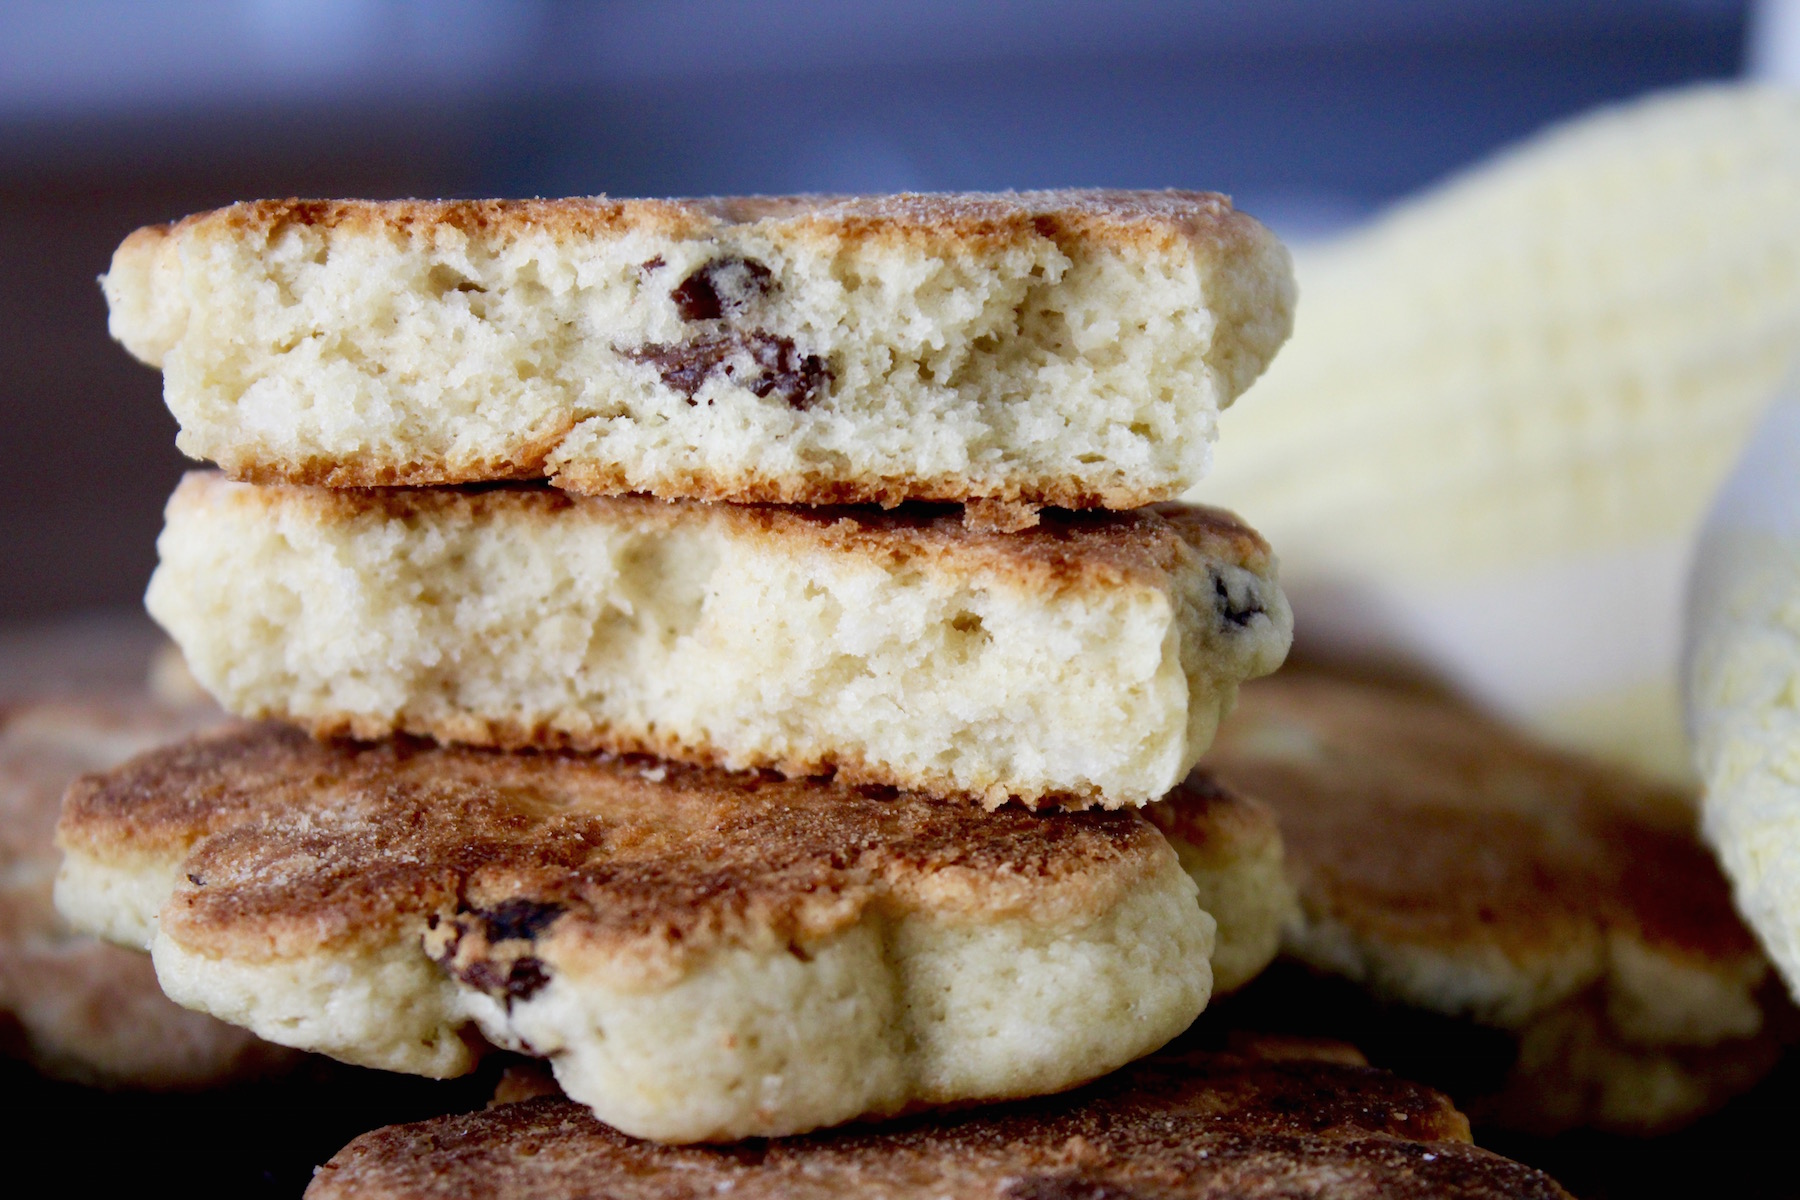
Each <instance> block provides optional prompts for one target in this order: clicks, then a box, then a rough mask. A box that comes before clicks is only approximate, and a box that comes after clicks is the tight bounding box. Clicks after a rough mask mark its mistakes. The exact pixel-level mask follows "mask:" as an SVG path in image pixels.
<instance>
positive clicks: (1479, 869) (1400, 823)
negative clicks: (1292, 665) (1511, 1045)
mask: <svg viewBox="0 0 1800 1200" xmlns="http://www.w3.org/2000/svg"><path fill="white" fill-rule="evenodd" d="M1206 766H1207V769H1208V770H1210V771H1212V772H1213V773H1214V774H1215V775H1216V776H1217V778H1218V779H1220V780H1221V781H1222V782H1224V783H1225V784H1226V785H1228V786H1229V787H1231V788H1233V789H1235V790H1239V791H1242V792H1244V793H1246V794H1248V795H1251V796H1255V797H1257V798H1258V799H1260V800H1262V801H1264V802H1265V803H1267V804H1269V805H1270V806H1271V807H1272V808H1273V809H1274V810H1275V812H1276V815H1277V817H1278V819H1279V822H1280V825H1281V832H1282V837H1283V841H1284V844H1285V851H1286V861H1287V864H1288V870H1289V873H1290V875H1291V876H1292V878H1293V879H1294V881H1295V883H1296V885H1297V887H1298V890H1299V897H1300V918H1299V920H1298V921H1296V922H1295V923H1294V924H1293V925H1292V926H1290V928H1289V931H1288V934H1287V936H1286V938H1285V941H1284V950H1285V952H1286V953H1287V954H1289V955H1291V956H1293V957H1295V958H1298V959H1299V960H1301V961H1303V962H1305V963H1307V964H1309V965H1310V966H1312V967H1313V968H1315V969H1317V970H1319V971H1324V972H1328V973H1331V974H1335V975H1342V976H1344V977H1346V978H1349V979H1351V980H1354V981H1356V982H1358V983H1360V984H1361V985H1362V986H1364V987H1366V988H1368V989H1369V990H1370V991H1371V992H1373V993H1374V994H1375V995H1377V996H1378V997H1380V998H1382V999H1384V1000H1387V1001H1391V1002H1396V1003H1401V1004H1407V1005H1413V1006H1416V1007H1419V1008H1423V1009H1429V1010H1432V1011H1434V1012H1439V1013H1446V1014H1450V1015H1454V1016H1460V1017H1467V1018H1469V1019H1471V1020H1473V1021H1475V1022H1478V1023H1481V1024H1484V1025H1488V1026H1493V1027H1497V1028H1500V1029H1505V1030H1508V1031H1511V1032H1512V1033H1513V1034H1514V1035H1515V1036H1516V1038H1517V1041H1518V1052H1517V1055H1516V1058H1515V1061H1514V1066H1513V1069H1512V1072H1511V1074H1510V1076H1509V1077H1508V1078H1507V1079H1506V1081H1505V1082H1504V1084H1503V1085H1502V1086H1501V1088H1500V1090H1499V1092H1498V1093H1497V1094H1494V1095H1488V1096H1480V1097H1477V1096H1470V1097H1467V1098H1464V1097H1461V1096H1459V1100H1461V1101H1462V1102H1463V1103H1464V1105H1465V1107H1467V1108H1469V1109H1470V1111H1471V1112H1472V1113H1474V1114H1475V1115H1477V1116H1478V1117H1485V1118H1489V1119H1493V1120H1496V1121H1500V1122H1503V1123H1507V1124H1511V1125H1517V1126H1524V1127H1528V1128H1534V1129H1540V1130H1541V1129H1555V1128H1562V1127H1568V1126H1573V1125H1597V1126H1601V1127H1607V1128H1615V1129H1623V1130H1630V1131H1637V1132H1651V1131H1655V1130H1658V1129H1662V1128H1666V1127H1669V1126H1672V1125H1676V1124H1680V1123H1682V1122H1685V1121H1687V1120H1689V1119H1691V1118H1693V1117H1695V1116H1697V1115H1699V1114H1700V1113H1702V1112H1705V1111H1707V1110H1708V1109H1710V1108H1713V1107H1716V1106H1717V1105H1718V1104H1719V1103H1721V1102H1722V1101H1723V1100H1724V1099H1726V1098H1727V1097H1728V1096H1729V1095H1731V1094H1733V1093H1734V1092H1736V1091H1740V1090H1742V1089H1744V1088H1746V1087H1748V1086H1749V1085H1750V1084H1751V1083H1753V1082H1755V1080H1756V1079H1757V1078H1758V1077H1760V1075H1761V1074H1763V1073H1764V1072H1765V1071H1766V1070H1767V1069H1768V1068H1769V1067H1770V1066H1772V1065H1773V1062H1774V1060H1775V1057H1776V1054H1777V1052H1778V1049H1779V1046H1778V1042H1777V1040H1776V1037H1775V1035H1774V1032H1773V1030H1772V1028H1771V1026H1770V1020H1769V1013H1768V1012H1767V1011H1766V1005H1767V1004H1769V1003H1770V1002H1771V1001H1772V998H1771V996H1770V995H1769V989H1768V987H1767V979H1768V976H1769V968H1768V964H1767V962H1766V961H1765V960H1764V958H1763V956H1762V955H1761V953H1760V952H1759V950H1758V948H1757V945H1756V943H1755V941H1754V939H1753V938H1752V937H1751V936H1750V934H1749V932H1748V931H1747V930H1746V929H1745V928H1744V926H1743V925H1742V923H1741V922H1740V921H1739V920H1738V918H1737V916H1736V914H1735V913H1734V912H1733V910H1732V907H1731V898H1730V894H1729V892H1728V890H1727V887H1726V885H1725V881H1724V879H1723V878H1722V876H1721V875H1720V873H1719V870H1718V867H1717V866H1716V865H1715V864H1714V862H1713V861H1712V859H1711V858H1710V856H1709V855H1708V854H1707V853H1706V851H1705V849H1704V847H1702V846H1701V844H1700V843H1699V841H1698V839H1697V837H1696V835H1695V831H1694V829H1693V811H1692V809H1691V807H1690V806H1689V803H1688V801H1687V798H1686V797H1685V796H1684V794H1683V793H1681V792H1680V791H1678V790H1675V789H1670V788H1666V787H1662V786H1660V785H1655V784H1650V783H1646V782H1643V781H1641V780H1638V779H1636V778H1634V777H1632V776H1629V775H1626V774H1623V773H1621V772H1619V771H1616V770H1613V769H1611V768H1607V767H1603V766H1600V765H1597V764H1594V763H1591V762H1588V761H1586V760H1583V759H1580V758H1576V757H1573V756H1570V755H1567V754H1564V753H1561V752H1557V751H1552V750H1548V749H1545V748H1543V747H1540V746H1538V745H1536V744H1534V743H1532V742H1531V741H1529V740H1527V739H1525V738H1523V737H1521V736H1519V735H1517V734H1515V733H1513V732H1512V731H1511V730H1509V729H1507V728H1506V727H1504V726H1503V725H1501V724H1499V723H1497V722H1495V721H1493V720H1491V719H1488V718H1485V717H1483V716H1481V715H1479V714H1477V713H1475V712H1473V711H1471V710H1469V709H1466V708H1464V707H1462V706H1460V705H1459V704H1457V703H1455V702H1454V701H1451V700H1447V699H1445V698H1442V697H1438V696H1430V695H1423V694H1417V693H1411V692H1407V691H1404V690H1401V689H1397V688H1394V687H1390V686H1386V685H1378V684H1373V683H1367V682H1360V681H1357V680H1355V679H1350V678H1334V677H1331V676H1328V675H1325V674H1306V673H1290V674H1286V675H1283V676H1280V677H1278V678H1276V679H1273V680H1269V681H1266V682H1265V683H1264V684H1262V685H1258V686H1255V687H1251V688H1247V689H1245V691H1244V695H1243V700H1242V703H1241V705H1240V706H1239V708H1238V710H1237V711H1236V712H1235V713H1234V715H1233V716H1232V718H1231V719H1230V721H1228V722H1227V725H1226V728H1225V729H1224V730H1223V732H1222V733H1221V736H1220V740H1219V742H1218V744H1217V745H1216V747H1215V749H1214V752H1213V753H1212V755H1210V756H1209V758H1208V759H1207V764H1206Z"/></svg>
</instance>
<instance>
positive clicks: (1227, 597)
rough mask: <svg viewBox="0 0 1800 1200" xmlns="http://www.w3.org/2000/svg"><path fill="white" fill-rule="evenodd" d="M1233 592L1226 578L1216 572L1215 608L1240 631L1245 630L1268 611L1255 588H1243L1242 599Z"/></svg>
mask: <svg viewBox="0 0 1800 1200" xmlns="http://www.w3.org/2000/svg"><path fill="white" fill-rule="evenodd" d="M1232 590H1233V589H1232V587H1231V585H1230V584H1228V583H1226V582H1225V576H1223V575H1221V574H1220V573H1219V572H1217V571H1214V572H1213V600H1214V607H1215V608H1217V609H1218V610H1219V615H1220V616H1221V617H1223V618H1224V619H1225V620H1227V621H1229V622H1231V623H1232V624H1233V625H1236V626H1237V627H1238V628H1239V629H1242V628H1244V627H1245V626H1246V625H1248V624H1250V622H1251V621H1253V620H1255V619H1256V618H1257V617H1260V616H1262V615H1263V613H1265V612H1267V611H1268V610H1267V609H1265V608H1264V607H1263V602H1262V598H1261V597H1260V596H1259V595H1257V592H1256V589H1255V588H1254V587H1245V588H1242V589H1241V590H1242V591H1243V595H1242V596H1241V597H1240V596H1233V595H1232Z"/></svg>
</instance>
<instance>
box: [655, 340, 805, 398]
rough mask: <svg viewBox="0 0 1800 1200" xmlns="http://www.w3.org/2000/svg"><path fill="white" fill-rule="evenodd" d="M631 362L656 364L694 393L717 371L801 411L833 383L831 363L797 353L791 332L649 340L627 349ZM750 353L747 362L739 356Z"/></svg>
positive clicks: (672, 382) (679, 387) (677, 386)
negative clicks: (787, 335) (670, 342)
mask: <svg viewBox="0 0 1800 1200" xmlns="http://www.w3.org/2000/svg"><path fill="white" fill-rule="evenodd" d="M624 353H625V356H626V357H627V358H629V359H631V360H632V361H634V362H641V363H646V364H648V365H650V366H653V367H655V368H656V370H657V372H658V374H660V375H661V376H662V380H663V383H665V384H666V385H668V386H669V387H671V388H673V389H674V390H675V391H678V392H680V393H681V394H682V395H683V396H685V397H687V400H688V403H689V404H692V403H694V397H695V396H696V395H697V394H698V393H699V391H700V389H701V388H702V387H703V386H705V384H706V381H707V380H708V379H711V378H712V377H713V376H715V375H719V374H723V375H725V376H726V377H727V378H729V379H731V380H732V381H733V382H734V383H737V384H738V385H739V386H741V387H745V388H748V389H749V390H750V391H752V392H754V393H755V394H756V395H758V396H777V397H779V398H780V399H782V400H783V401H785V402H786V403H787V404H788V406H789V407H791V408H794V409H798V410H801V411H804V410H806V409H807V408H808V407H810V406H811V405H812V403H813V401H815V400H817V399H818V398H819V395H820V394H821V393H822V392H824V391H825V389H826V388H827V387H829V386H830V384H831V368H830V367H829V366H827V365H826V363H825V360H824V359H823V358H821V357H820V356H819V355H817V354H801V353H800V351H799V348H798V347H796V346H795V345H794V341H793V339H792V338H785V337H777V336H775V335H773V334H768V333H759V332H753V333H745V334H708V335H706V336H703V337H697V338H692V339H690V340H688V341H685V342H679V343H676V344H674V345H661V344H656V343H652V344H651V345H647V346H642V347H639V348H638V349H636V350H627V351H625V352H624ZM741 357H748V358H749V359H750V363H749V366H748V367H747V368H746V366H745V365H744V364H742V363H741V362H740V361H738V360H739V359H740V358H741Z"/></svg>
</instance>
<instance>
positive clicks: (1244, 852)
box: [1144, 767, 1281, 865]
mask: <svg viewBox="0 0 1800 1200" xmlns="http://www.w3.org/2000/svg"><path fill="white" fill-rule="evenodd" d="M1144 815H1145V816H1147V817H1149V818H1150V821H1151V823H1152V824H1154V825H1155V826H1156V827H1157V828H1158V829H1160V830H1162V831H1163V832H1164V833H1165V834H1167V835H1168V836H1169V837H1171V838H1174V839H1176V840H1178V841H1180V842H1181V843H1182V844H1183V845H1185V846H1187V847H1188V848H1189V849H1188V853H1190V854H1191V855H1193V856H1194V857H1195V858H1197V859H1198V860H1199V861H1201V862H1203V863H1206V864H1209V865H1211V864H1223V863H1225V862H1232V861H1242V860H1244V859H1246V858H1256V857H1261V856H1262V855H1264V854H1266V853H1268V852H1269V851H1271V850H1272V849H1274V848H1276V847H1277V846H1279V845H1280V843H1281V827H1280V825H1279V823H1278V822H1277V821H1276V819H1275V813H1274V811H1273V810H1272V809H1270V808H1269V806H1268V805H1266V804H1264V803H1262V802H1261V801H1260V800H1257V799H1255V798H1253V797H1251V796H1248V795H1245V794H1243V793H1241V792H1234V791H1232V790H1231V789H1230V788H1227V787H1226V786H1225V785H1223V784H1222V783H1220V782H1219V781H1218V780H1217V779H1215V778H1214V777H1213V776H1212V774H1211V773H1210V772H1208V771H1207V770H1206V768H1204V767H1201V768H1198V769H1196V770H1195V771H1194V772H1192V773H1191V774H1190V775H1189V776H1188V777H1187V778H1186V779H1184V780H1182V781H1181V783H1180V784H1179V785H1177V786H1176V788H1175V790H1173V791H1171V792H1170V793H1169V794H1168V795H1167V796H1165V797H1163V798H1162V799H1161V800H1159V801H1157V802H1156V803H1154V804H1147V805H1145V806H1144Z"/></svg>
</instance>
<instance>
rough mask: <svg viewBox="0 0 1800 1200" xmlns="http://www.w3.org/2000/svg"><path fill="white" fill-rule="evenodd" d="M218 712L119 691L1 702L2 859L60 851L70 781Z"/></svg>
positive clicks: (48, 858)
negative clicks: (56, 840) (56, 842)
mask: <svg viewBox="0 0 1800 1200" xmlns="http://www.w3.org/2000/svg"><path fill="white" fill-rule="evenodd" d="M220 719H221V714H220V713H219V712H218V710H216V709H213V708H211V707H210V706H204V707H203V706H199V705H194V706H186V707H184V706H178V705H170V704H161V703H157V702H155V701H153V700H152V699H150V698H149V697H148V696H145V695H142V694H134V693H130V692H120V693H119V694H118V695H116V696H113V697H108V698H102V697H99V696H87V697H82V698H73V697H71V698H68V699H61V700H49V701H39V702H36V703H18V704H12V705H5V706H0V866H7V865H11V864H15V863H19V862H21V861H27V860H29V861H34V862H40V863H46V864H49V866H50V867H51V869H54V864H55V862H56V859H57V854H56V850H55V847H54V846H53V845H52V844H51V837H52V835H53V833H54V832H55V829H56V819H57V814H58V813H59V812H60V811H61V807H62V797H63V791H64V790H65V789H66V788H67V787H68V786H69V781H70V780H71V779H73V778H75V776H77V775H80V774H82V773H83V772H86V771H95V770H100V769H103V768H106V767H110V766H113V765H114V764H116V763H118V762H120V761H122V760H124V759H126V758H129V757H130V756H132V755H133V754H137V753H139V752H141V751H143V750H147V749H149V748H150V747H152V746H155V745H156V744H158V743H159V742H168V741H174V740H176V739H178V738H181V737H185V736H186V735H188V734H190V733H192V732H194V731H195V730H196V729H199V728H201V727H202V726H204V725H206V724H210V723H214V722H217V721H218V720H220Z"/></svg>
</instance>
